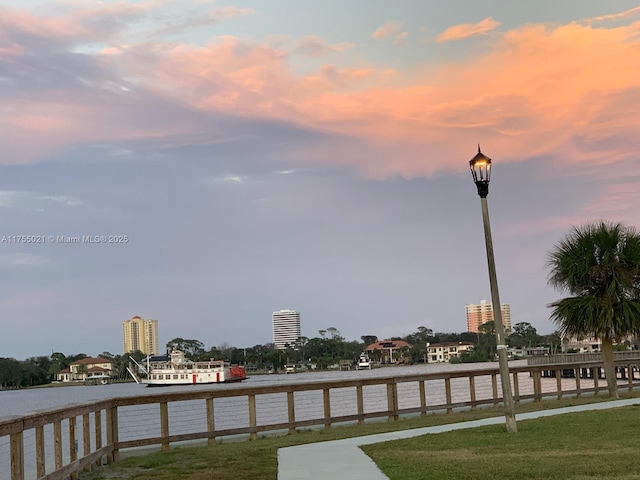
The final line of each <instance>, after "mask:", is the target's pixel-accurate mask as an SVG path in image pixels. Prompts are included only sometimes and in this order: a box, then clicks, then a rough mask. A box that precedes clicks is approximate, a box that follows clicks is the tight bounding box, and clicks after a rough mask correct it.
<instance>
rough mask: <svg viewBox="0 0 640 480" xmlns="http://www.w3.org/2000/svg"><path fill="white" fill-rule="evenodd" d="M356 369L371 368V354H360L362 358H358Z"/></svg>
mask: <svg viewBox="0 0 640 480" xmlns="http://www.w3.org/2000/svg"><path fill="white" fill-rule="evenodd" d="M356 369H357V370H371V359H370V358H369V355H367V354H366V353H363V354H362V355H360V358H358V363H357V364H356Z"/></svg>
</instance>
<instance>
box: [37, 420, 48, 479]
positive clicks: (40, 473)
mask: <svg viewBox="0 0 640 480" xmlns="http://www.w3.org/2000/svg"><path fill="white" fill-rule="evenodd" d="M35 430H36V476H37V477H38V478H40V477H44V474H45V471H46V467H45V465H46V460H45V458H46V456H45V450H44V427H43V426H42V425H39V426H37V427H36V428H35Z"/></svg>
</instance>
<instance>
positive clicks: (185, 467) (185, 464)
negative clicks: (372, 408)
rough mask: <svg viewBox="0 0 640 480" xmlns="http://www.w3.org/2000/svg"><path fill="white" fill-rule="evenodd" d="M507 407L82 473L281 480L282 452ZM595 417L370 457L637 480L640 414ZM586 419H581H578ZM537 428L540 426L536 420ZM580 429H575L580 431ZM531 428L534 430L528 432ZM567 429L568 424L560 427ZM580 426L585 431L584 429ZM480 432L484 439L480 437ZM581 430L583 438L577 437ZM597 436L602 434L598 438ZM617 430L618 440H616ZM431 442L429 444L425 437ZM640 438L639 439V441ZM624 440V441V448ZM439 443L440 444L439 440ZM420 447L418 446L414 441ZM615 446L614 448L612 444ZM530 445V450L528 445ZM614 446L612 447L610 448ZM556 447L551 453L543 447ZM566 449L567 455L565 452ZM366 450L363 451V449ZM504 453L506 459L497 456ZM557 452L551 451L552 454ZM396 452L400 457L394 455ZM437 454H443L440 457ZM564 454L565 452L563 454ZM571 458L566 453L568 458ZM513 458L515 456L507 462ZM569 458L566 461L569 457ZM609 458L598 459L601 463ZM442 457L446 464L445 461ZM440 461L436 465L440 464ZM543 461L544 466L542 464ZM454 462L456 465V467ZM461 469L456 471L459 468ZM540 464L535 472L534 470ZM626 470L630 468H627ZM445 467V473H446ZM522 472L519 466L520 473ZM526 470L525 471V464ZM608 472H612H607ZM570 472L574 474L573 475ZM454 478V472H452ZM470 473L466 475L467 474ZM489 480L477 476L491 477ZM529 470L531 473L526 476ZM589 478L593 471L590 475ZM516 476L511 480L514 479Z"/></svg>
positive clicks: (406, 475) (431, 469)
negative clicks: (605, 472) (611, 458)
mask: <svg viewBox="0 0 640 480" xmlns="http://www.w3.org/2000/svg"><path fill="white" fill-rule="evenodd" d="M627 396H628V395H627V394H621V397H622V398H626V397H627ZM605 400H607V398H606V397H592V396H586V397H583V398H579V399H563V400H545V401H543V402H541V403H521V404H517V405H516V408H517V412H518V413H524V412H529V411H534V410H545V409H550V408H559V407H564V406H570V405H580V404H584V403H592V402H597V401H605ZM502 415H503V411H502V409H501V408H482V409H478V410H476V411H465V412H458V413H453V414H450V415H445V414H431V415H428V416H426V417H415V418H409V419H404V420H400V421H398V422H375V423H367V424H365V425H353V426H337V427H332V428H330V429H328V430H311V431H304V432H300V433H296V434H294V435H284V436H278V437H265V438H260V439H258V440H255V441H243V442H222V443H217V444H216V445H211V446H199V447H189V448H186V447H185V448H176V449H173V450H171V451H169V452H156V453H151V454H147V455H144V456H131V457H128V458H125V459H123V460H121V461H120V462H117V463H116V464H114V465H109V466H106V467H101V468H97V469H95V470H94V471H92V472H86V473H83V474H81V475H80V479H81V480H115V479H118V480H204V479H207V480H239V479H245V478H246V479H249V478H250V479H251V480H275V479H276V478H277V472H278V464H277V452H278V449H279V448H282V447H289V446H293V445H300V444H306V443H312V442H322V441H329V440H338V439H341V438H349V437H356V436H363V435H371V434H375V433H382V432H390V431H395V430H406V429H411V428H420V427H427V426H433V425H442V424H447V423H455V422H465V421H469V420H477V419H479V418H486V417H495V416H502ZM594 415H595V418H598V417H599V418H601V419H603V420H598V421H595V420H594V421H591V420H587V421H585V422H583V421H582V420H580V421H578V420H575V421H574V420H566V419H564V418H563V420H562V423H559V422H560V420H557V419H558V418H560V417H551V418H548V419H543V420H540V422H541V423H540V425H539V426H538V424H536V423H529V421H527V422H518V428H519V430H520V432H519V433H517V434H515V435H512V434H507V433H506V430H505V428H504V425H501V426H496V427H488V428H486V429H478V430H476V431H474V433H470V432H471V430H467V431H463V432H458V433H456V434H448V433H447V434H438V435H433V436H430V437H419V438H418V439H416V440H413V441H409V440H407V441H398V442H393V443H390V444H384V447H380V446H378V445H372V446H368V447H366V450H365V451H366V452H367V453H369V452H371V453H372V455H373V456H374V458H375V461H376V463H378V462H379V465H380V466H381V468H383V469H384V470H385V473H386V474H387V475H388V476H389V477H390V478H402V479H404V480H411V479H425V478H438V479H449V478H452V479H453V478H473V479H475V478H494V476H495V477H496V478H505V479H506V478H518V479H519V480H525V479H529V478H559V479H560V478H579V479H586V478H592V479H593V478H625V479H631V478H638V479H640V476H635V477H633V476H626V477H625V476H620V475H619V474H620V472H623V473H624V472H636V471H638V472H640V467H636V464H637V465H640V456H639V455H638V454H639V453H640V448H638V447H639V446H640V445H638V442H636V441H635V440H633V437H634V436H635V435H636V434H637V432H640V430H639V428H638V427H640V423H639V422H640V408H637V409H631V410H628V411H627V412H626V414H625V415H623V417H624V421H625V423H624V426H619V425H618V424H617V423H615V420H614V419H613V418H611V419H606V418H605V414H604V412H596V413H595V414H594ZM634 417H635V418H634ZM566 418H573V417H566ZM575 418H576V419H579V418H581V417H575ZM531 422H535V421H531ZM574 423H575V425H574ZM582 423H587V424H589V425H593V428H592V429H591V430H590V433H582V430H578V429H581V428H582V426H581V425H582ZM529 425H531V427H530V426H529ZM558 425H562V426H558ZM579 425H580V426H579ZM477 431H481V433H475V432H477ZM536 432H544V433H539V436H540V437H541V440H536V441H535V443H533V444H532V445H529V442H530V441H531V440H527V439H528V438H530V437H532V436H535V435H536ZM578 432H580V433H578ZM594 432H595V433H594ZM609 432H611V438H609ZM441 435H442V437H441V438H443V439H444V438H449V440H443V441H447V442H449V443H443V444H439V443H438V445H439V446H438V447H437V448H436V447H433V445H435V443H433V439H437V438H440V436H441ZM450 435H458V440H453V439H451V437H450ZM426 438H428V439H429V441H426V440H425V439H426ZM638 438H640V435H638ZM464 439H469V441H470V442H471V439H474V440H473V441H472V442H471V443H468V444H465V446H461V444H460V443H459V442H462V440H464ZM618 440H619V441H621V442H624V443H623V445H624V446H623V447H621V446H620V445H619V443H618ZM439 441H440V440H438V442H439ZM413 442H415V443H413ZM512 442H513V445H519V447H518V448H512V449H510V450H508V451H503V447H501V446H500V445H503V444H505V445H511V443H512ZM578 442H580V445H583V446H584V447H585V448H584V449H583V448H576V449H575V450H568V449H570V448H571V447H572V446H576V445H578ZM610 442H613V443H610ZM523 444H524V446H523ZM609 445H611V447H609ZM545 446H549V447H550V448H549V449H548V450H545V449H544V447H545ZM560 447H562V448H564V449H565V450H561V449H560ZM363 448H364V447H363ZM495 449H498V450H500V451H501V452H500V454H498V453H496V452H495V451H494V450H495ZM617 449H620V452H621V453H620V454H618V453H616V456H617V457H620V458H621V463H620V467H619V468H618V467H616V469H615V470H613V471H615V472H618V477H615V476H613V477H598V476H593V475H592V476H585V475H587V474H588V472H592V473H594V475H597V474H598V473H599V472H601V471H602V469H598V470H596V469H595V467H596V466H598V465H604V464H605V463H604V462H605V460H606V456H607V455H608V454H605V452H608V451H610V450H614V451H616V450H617ZM547 451H548V452H550V453H546V452H547ZM393 452H395V453H393ZM434 452H437V453H434ZM533 452H537V453H536V455H534V456H533V457H534V458H536V459H537V458H539V457H543V456H547V457H552V460H550V463H551V464H552V465H555V467H552V468H554V470H552V471H551V473H553V474H555V472H556V469H557V468H559V466H560V465H562V464H565V463H566V464H567V465H569V466H568V467H566V468H565V469H564V470H557V471H558V472H564V473H560V474H559V476H558V475H556V476H554V475H551V474H549V472H548V471H546V470H544V471H545V472H546V473H545V475H546V476H545V475H543V476H533V473H536V472H538V467H537V466H536V465H533V459H532V458H530V455H531V454H532V453H533ZM559 452H563V453H562V455H560V454H559ZM565 452H566V455H565ZM507 455H509V456H507ZM565 457H566V458H565ZM502 458H504V459H508V460H507V461H508V462H509V463H510V464H514V465H516V464H517V465H521V462H524V465H525V466H526V465H528V467H527V468H529V469H530V470H533V472H532V475H531V476H530V475H529V473H527V472H529V470H518V471H517V472H520V473H517V472H516V473H515V474H513V471H512V469H511V467H510V468H509V471H508V472H507V471H505V472H506V473H505V474H503V471H502V470H500V474H499V475H497V474H496V473H495V470H491V472H493V473H486V472H489V471H490V469H491V468H494V469H495V468H496V467H497V466H499V465H500V462H501V459H502ZM596 458H598V459H600V458H601V459H602V460H601V461H596V460H595V459H596ZM438 459H439V460H438ZM436 460H437V461H436ZM536 461H537V460H536ZM584 462H588V464H589V465H594V469H593V470H580V472H581V475H583V476H582V477H580V476H575V475H574V476H573V477H572V476H571V475H573V474H574V473H575V472H577V470H574V469H573V468H572V466H576V465H580V464H583V463H584ZM614 463H616V462H614ZM454 464H455V465H454ZM456 465H457V466H458V468H457V469H456V468H454V467H455V466H456ZM480 465H484V467H483V468H484V470H478V471H477V472H476V470H477V469H479V468H480ZM532 465H533V466H532ZM625 465H626V467H627V468H626V469H625V468H624V466H625ZM445 467H446V470H444V468H445ZM518 468H520V467H518ZM522 468H525V467H524V466H522ZM607 468H608V467H607ZM456 470H458V471H459V472H461V475H462V476H457V477H456V476H454V475H455V473H454V471H456ZM567 471H569V472H570V473H571V475H568V476H567V474H566V472H567ZM449 472H451V473H449ZM465 472H466V473H465ZM480 472H485V473H486V476H476V473H478V475H485V473H480ZM522 472H525V473H522ZM585 472H587V473H585ZM512 474H513V475H517V477H516V476H508V475H512Z"/></svg>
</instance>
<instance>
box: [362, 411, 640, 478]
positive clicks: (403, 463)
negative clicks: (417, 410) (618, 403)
mask: <svg viewBox="0 0 640 480" xmlns="http://www.w3.org/2000/svg"><path fill="white" fill-rule="evenodd" d="M639 432H640V406H632V407H624V408H616V409H611V410H600V411H591V412H581V413H570V414H564V415H558V416H553V417H547V418H540V419H534V420H525V421H520V422H518V433H516V434H509V433H507V432H506V430H505V427H504V425H492V426H486V427H480V428H474V429H469V430H458V431H454V432H445V433H437V434H429V435H424V436H420V437H415V438H411V439H407V440H401V441H395V442H385V443H379V444H375V445H368V446H363V447H362V450H363V451H364V452H365V453H366V454H367V455H369V456H370V457H371V458H372V459H373V460H374V461H375V462H376V464H377V465H378V467H380V469H381V470H382V471H383V472H384V473H385V475H387V476H388V477H389V478H390V479H391V480H394V479H402V480H414V479H415V480H418V479H420V480H426V479H432V478H433V479H447V480H458V479H460V480H462V479H501V480H509V479H514V480H515V479H517V480H523V479H527V480H531V479H599V478H605V479H640V435H639V434H638V433H639Z"/></svg>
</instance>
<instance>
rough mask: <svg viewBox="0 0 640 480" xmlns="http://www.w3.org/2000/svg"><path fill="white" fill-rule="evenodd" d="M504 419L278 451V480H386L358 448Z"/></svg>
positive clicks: (611, 404) (610, 404)
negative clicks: (330, 479)
mask: <svg viewBox="0 0 640 480" xmlns="http://www.w3.org/2000/svg"><path fill="white" fill-rule="evenodd" d="M628 405H640V398H631V399H628V400H614V401H605V402H600V403H594V404H590V405H579V406H575V407H564V408H556V409H552V410H543V411H540V412H530V413H523V414H521V415H517V417H516V418H517V420H528V419H531V418H540V417H549V416H552V415H561V414H563V413H572V412H584V411H588V410H605V409H609V408H616V407H625V406H628ZM504 421H505V420H504V417H502V416H501V417H494V418H485V419H482V420H475V421H472V422H461V423H453V424H449V425H440V426H437V427H424V428H416V429H412V430H403V431H399V432H390V433H380V434H377V435H368V436H366V437H356V438H346V439H344V440H335V441H332V442H318V443H312V444H308V445H299V446H296V447H287V448H281V449H280V450H278V480H307V479H308V480H326V479H328V478H339V479H341V480H388V477H387V476H386V475H385V474H383V473H382V472H381V471H380V469H379V468H378V467H377V466H376V464H375V463H373V461H372V460H371V459H370V458H369V457H368V456H366V455H365V454H364V452H363V451H362V450H360V448H359V446H360V445H370V444H372V443H380V442H387V441H389V440H401V439H404V438H410V437H417V436H419V435H425V434H427V433H440V432H448V431H451V430H461V429H464V428H474V427H480V426H483V425H496V424H501V423H504Z"/></svg>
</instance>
